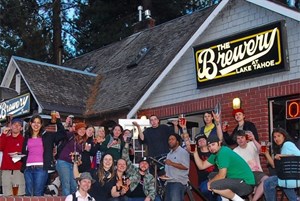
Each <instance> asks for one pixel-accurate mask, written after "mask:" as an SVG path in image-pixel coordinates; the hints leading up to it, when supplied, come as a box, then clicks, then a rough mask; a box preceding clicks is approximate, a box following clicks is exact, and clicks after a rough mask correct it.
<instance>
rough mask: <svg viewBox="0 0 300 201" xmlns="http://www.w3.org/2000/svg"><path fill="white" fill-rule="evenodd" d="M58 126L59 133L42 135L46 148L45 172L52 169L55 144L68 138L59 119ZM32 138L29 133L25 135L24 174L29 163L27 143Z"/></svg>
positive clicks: (22, 169) (23, 151)
mask: <svg viewBox="0 0 300 201" xmlns="http://www.w3.org/2000/svg"><path fill="white" fill-rule="evenodd" d="M56 125H57V132H56V133H55V132H47V131H44V132H43V134H42V141H43V147H44V153H43V160H44V166H43V169H44V170H49V169H51V163H52V162H53V144H54V143H55V142H58V141H59V140H61V139H63V138H64V137H66V132H65V129H64V126H63V125H62V123H61V121H60V119H57V121H56ZM29 138H31V136H30V135H29V134H28V133H25V139H24V143H23V149H22V154H25V155H26V156H25V157H23V158H22V162H23V164H22V168H21V171H22V172H24V170H25V168H26V162H27V156H28V149H27V142H28V139H29Z"/></svg>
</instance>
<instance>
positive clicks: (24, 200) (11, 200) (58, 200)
mask: <svg viewBox="0 0 300 201" xmlns="http://www.w3.org/2000/svg"><path fill="white" fill-rule="evenodd" d="M65 198H66V197H65V196H53V197H52V196H41V197H30V196H1V197H0V201H64V200H65Z"/></svg>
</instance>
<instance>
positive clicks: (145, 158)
mask: <svg viewBox="0 0 300 201" xmlns="http://www.w3.org/2000/svg"><path fill="white" fill-rule="evenodd" d="M143 161H146V162H147V163H148V164H150V162H149V159H148V157H146V156H144V157H143V158H141V160H140V161H139V163H140V162H143Z"/></svg>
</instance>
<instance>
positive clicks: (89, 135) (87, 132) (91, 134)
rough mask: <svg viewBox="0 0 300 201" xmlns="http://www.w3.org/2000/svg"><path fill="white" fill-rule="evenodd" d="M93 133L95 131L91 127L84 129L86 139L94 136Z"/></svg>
mask: <svg viewBox="0 0 300 201" xmlns="http://www.w3.org/2000/svg"><path fill="white" fill-rule="evenodd" d="M94 133H95V129H94V128H93V127H91V126H90V127H88V128H87V129H86V135H87V136H88V137H92V136H93V135H94Z"/></svg>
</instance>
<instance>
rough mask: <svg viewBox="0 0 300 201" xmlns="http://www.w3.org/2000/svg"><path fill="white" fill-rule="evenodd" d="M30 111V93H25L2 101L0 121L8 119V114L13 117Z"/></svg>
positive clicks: (0, 104)
mask: <svg viewBox="0 0 300 201" xmlns="http://www.w3.org/2000/svg"><path fill="white" fill-rule="evenodd" d="M29 112H30V94H29V93H28V94H24V95H22V96H18V97H16V98H12V99H10V100H7V101H4V102H1V103H0V121H3V120H5V119H6V116H8V115H12V116H13V117H16V116H20V115H23V114H27V113H29Z"/></svg>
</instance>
